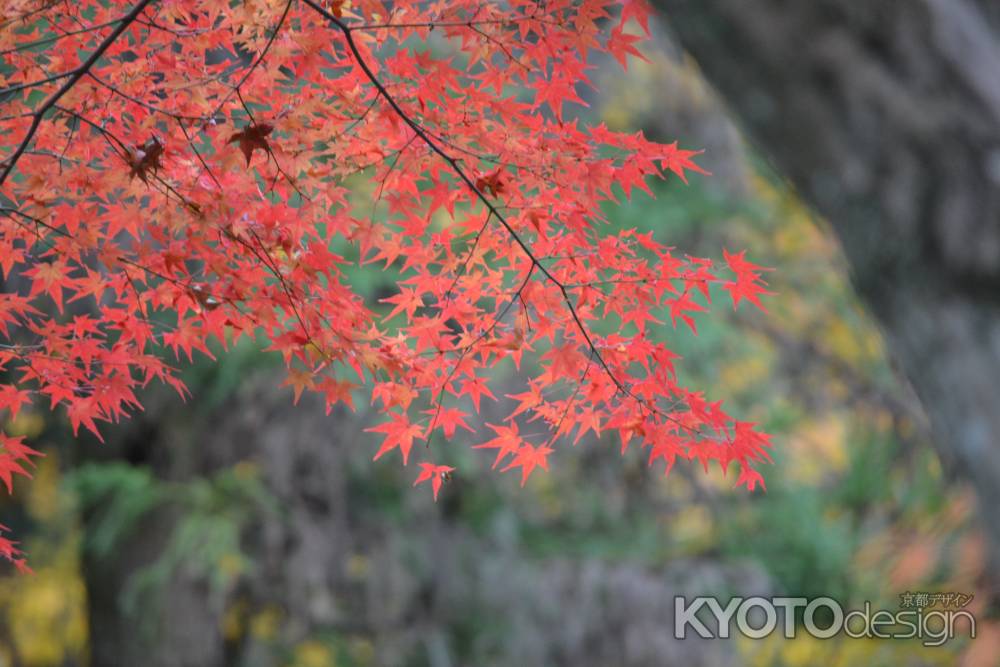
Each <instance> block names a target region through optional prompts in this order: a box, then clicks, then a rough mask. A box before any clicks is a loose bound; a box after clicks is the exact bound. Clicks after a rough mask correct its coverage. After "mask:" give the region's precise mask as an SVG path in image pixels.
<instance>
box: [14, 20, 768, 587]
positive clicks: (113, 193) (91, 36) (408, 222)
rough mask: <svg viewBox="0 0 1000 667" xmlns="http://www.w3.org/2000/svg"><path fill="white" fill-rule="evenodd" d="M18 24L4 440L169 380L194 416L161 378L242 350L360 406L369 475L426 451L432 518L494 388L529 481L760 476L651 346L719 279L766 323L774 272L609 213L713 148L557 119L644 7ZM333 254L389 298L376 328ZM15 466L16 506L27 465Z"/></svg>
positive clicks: (82, 421)
mask: <svg viewBox="0 0 1000 667" xmlns="http://www.w3.org/2000/svg"><path fill="white" fill-rule="evenodd" d="M0 26H2V30H0V53H2V55H3V57H2V61H0V86H2V88H0V100H2V102H3V104H2V107H0V114H2V115H0V213H2V216H0V270H2V272H3V277H4V290H3V293H2V294H0V365H2V367H3V370H4V375H3V381H2V383H0V410H2V411H4V412H5V413H6V415H7V417H8V418H9V419H14V418H16V417H17V414H18V411H19V410H20V409H22V408H24V406H26V405H29V404H36V403H37V404H44V405H46V406H48V407H50V408H53V409H55V408H57V407H59V406H62V407H63V408H64V409H65V412H66V414H67V416H68V418H69V420H70V422H71V424H72V427H73V429H74V431H77V430H78V429H79V428H80V427H81V426H82V427H83V428H85V429H87V430H89V431H91V432H92V433H93V434H94V435H95V436H97V437H98V438H100V437H101V433H100V429H99V423H100V422H108V421H116V420H118V419H120V418H122V417H124V416H126V415H127V414H128V413H129V412H130V411H132V410H135V409H139V408H140V405H139V401H138V400H137V397H136V391H137V389H139V388H140V387H142V386H143V385H145V384H147V383H149V382H150V381H153V380H158V381H163V382H167V383H170V384H172V385H173V386H175V387H176V388H177V390H178V391H180V392H181V393H182V394H183V393H185V389H184V386H183V385H182V384H181V382H180V381H179V379H178V378H177V374H176V373H177V369H176V367H175V366H174V365H172V364H175V363H178V362H180V361H184V360H191V359H192V355H193V353H194V352H195V351H200V352H201V353H203V354H205V355H209V356H211V352H210V349H212V348H210V344H211V345H212V346H213V347H215V345H216V344H217V345H221V346H222V347H228V346H231V345H232V344H233V343H234V342H235V341H236V340H238V339H239V338H240V337H241V336H249V337H253V338H256V339H259V340H264V341H266V342H267V344H268V346H269V347H270V349H273V350H275V351H277V352H278V353H280V354H281V355H283V357H284V360H285V362H286V364H287V367H288V383H289V384H290V385H291V386H292V387H294V392H295V397H296V400H298V397H299V396H300V395H301V393H302V392H303V391H315V392H319V393H320V394H322V395H323V396H325V398H326V402H327V405H328V408H329V407H330V406H333V405H334V404H336V403H337V402H341V401H342V402H345V403H347V404H348V405H351V402H352V396H355V395H357V394H358V393H360V388H362V387H369V388H370V389H371V396H372V401H373V402H374V403H376V404H377V405H378V406H379V407H380V410H381V411H382V412H384V413H385V418H384V420H383V421H382V423H380V424H379V425H377V426H375V427H374V428H372V429H370V431H372V432H374V433H375V434H376V435H373V436H371V437H372V438H373V439H377V440H378V445H379V446H378V449H377V452H376V453H375V458H379V457H381V456H383V455H386V454H389V453H394V452H397V451H398V455H399V457H400V459H401V461H402V462H403V463H404V464H405V463H406V462H407V461H408V459H411V458H419V459H422V460H423V461H422V462H421V463H420V472H419V475H418V476H417V478H416V481H417V482H426V481H431V482H432V487H433V492H434V495H435V497H436V496H437V493H438V490H439V489H440V488H441V483H442V480H445V479H447V478H448V477H449V476H450V475H452V474H460V472H461V471H460V470H458V471H455V472H453V471H452V467H451V466H448V465H444V463H443V462H447V461H448V460H449V459H450V458H453V455H451V454H450V453H449V447H452V446H454V445H453V444H452V443H451V442H450V441H451V440H452V439H453V436H454V435H455V433H456V431H457V430H458V429H462V430H468V431H471V430H473V429H472V427H471V426H469V420H470V416H471V413H472V411H473V410H475V411H477V412H478V411H479V409H480V407H481V405H482V404H483V401H494V400H497V396H496V393H497V392H496V391H495V390H497V384H498V383H499V381H494V377H495V376H496V374H491V372H490V370H491V369H492V368H493V367H495V366H498V365H501V364H507V365H510V366H511V368H516V369H517V370H518V372H519V375H518V377H519V378H520V381H521V388H522V389H523V391H521V392H518V391H517V390H514V393H513V394H511V395H509V398H511V399H513V404H515V405H516V407H513V408H512V409H511V413H510V414H509V415H508V416H507V417H506V419H504V420H502V422H501V423H499V424H488V425H487V427H488V428H489V429H490V431H487V432H486V433H482V434H478V437H476V438H473V441H474V442H477V443H480V444H477V445H475V447H476V448H484V449H487V450H490V449H495V450H497V451H496V456H495V460H494V461H493V465H494V467H496V466H501V469H502V470H511V469H519V470H520V472H521V476H522V483H523V480H526V479H527V478H528V476H529V475H530V474H531V473H532V471H534V470H535V469H536V468H543V469H547V467H548V463H549V461H548V457H549V455H550V454H552V453H553V451H554V450H555V448H556V446H557V444H558V443H559V442H560V441H561V440H564V439H570V438H572V440H571V441H573V442H575V441H577V440H579V439H580V438H581V437H582V436H583V435H584V434H586V433H588V432H593V433H595V434H600V433H603V432H606V431H611V432H614V433H616V434H617V436H618V438H619V439H620V442H621V447H622V450H623V451H624V450H625V448H626V447H628V445H629V444H630V443H632V442H638V443H641V445H642V446H643V447H647V448H648V450H649V461H650V463H654V462H656V461H658V460H660V459H662V460H663V461H664V462H665V464H666V468H667V470H669V469H670V467H671V466H672V465H673V464H674V462H675V460H676V459H678V458H681V459H698V460H699V461H700V462H701V463H702V464H704V465H706V466H707V465H708V463H709V462H710V461H716V462H718V464H720V465H721V466H722V468H723V469H726V468H728V467H729V465H730V464H731V463H734V462H735V463H736V464H737V466H738V469H739V477H738V483H739V484H744V485H746V486H747V487H748V488H750V489H753V488H754V487H755V486H756V485H757V484H762V479H761V477H760V474H759V473H758V472H757V471H756V470H755V468H754V467H753V464H754V463H756V462H760V461H763V460H767V447H768V446H769V444H768V440H767V437H766V435H764V434H762V433H760V432H758V431H757V430H755V428H754V426H753V425H752V424H749V423H745V422H741V421H739V420H737V419H735V418H733V417H731V416H729V415H727V414H726V412H724V411H723V409H722V407H721V403H717V402H709V401H708V400H707V399H706V398H704V397H703V396H702V395H701V394H700V393H698V392H696V391H691V390H689V389H687V388H685V387H683V386H680V385H679V384H678V382H677V380H676V376H675V373H674V365H673V364H674V362H675V360H676V355H675V354H673V353H672V352H671V351H670V349H668V347H667V346H666V345H665V344H664V343H663V342H661V341H658V340H657V336H656V335H654V334H655V333H656V332H655V330H654V329H653V328H652V327H651V326H650V325H653V324H655V325H659V324H662V323H663V322H664V321H666V318H668V317H669V319H670V321H671V322H673V323H674V324H675V325H678V323H680V325H683V326H687V327H690V328H691V329H692V330H693V329H694V328H695V322H694V320H693V319H692V314H694V313H697V312H699V311H704V310H706V309H707V307H708V306H709V305H710V303H711V300H710V296H711V295H710V291H709V287H710V284H711V283H713V282H718V283H719V284H721V285H722V286H723V287H724V288H725V289H728V290H729V291H730V292H731V295H732V303H733V306H734V307H735V305H736V304H738V303H739V302H740V301H741V300H743V299H746V300H748V301H750V302H752V303H754V304H757V305H758V306H759V305H760V303H759V300H758V299H759V296H760V295H761V294H762V293H764V290H765V285H766V283H765V282H764V281H763V280H762V278H761V275H762V273H761V272H762V269H761V268H760V267H757V266H755V265H753V264H751V263H749V262H748V261H747V260H746V259H745V258H744V255H743V254H742V253H736V254H725V255H724V257H723V261H713V260H710V259H701V258H695V257H689V256H684V255H677V254H674V253H673V252H672V249H671V248H669V247H667V246H665V245H664V244H663V243H662V242H661V241H660V240H657V239H655V238H654V237H653V235H652V234H650V233H646V234H642V233H638V232H637V231H635V230H632V229H616V228H613V227H611V226H609V225H608V224H607V221H606V220H605V219H604V217H603V214H602V209H601V204H602V202H605V201H609V200H610V201H613V200H616V199H618V198H620V197H622V196H625V197H628V196H629V195H630V194H631V193H632V191H633V190H634V189H635V188H640V189H642V190H645V191H647V192H649V188H648V185H647V179H649V178H650V177H665V176H666V175H667V174H668V173H669V172H672V173H673V174H675V175H676V176H678V177H680V178H682V179H684V178H685V172H686V171H701V170H700V169H699V168H698V167H697V166H696V164H695V163H694V162H693V161H692V158H693V157H694V155H695V154H696V153H695V152H694V151H688V150H683V149H680V148H678V146H677V144H676V143H674V144H670V145H661V144H657V143H653V142H650V141H647V140H646V139H645V138H644V137H643V136H642V134H641V133H636V134H622V133H617V132H612V131H610V130H609V129H608V128H607V127H605V126H604V125H598V126H595V127H585V126H582V125H581V123H579V122H578V121H577V120H574V119H570V118H569V117H568V116H567V115H566V106H567V104H568V103H570V104H573V103H575V104H577V105H580V104H583V101H582V100H581V99H580V97H579V96H578V95H577V88H578V86H580V85H581V84H583V85H586V84H588V83H589V82H588V79H587V71H588V69H589V66H588V64H587V61H588V58H589V57H591V56H593V54H594V53H595V52H599V51H604V52H607V53H609V54H611V55H612V56H614V58H616V59H617V60H618V61H619V62H620V63H621V65H622V66H626V65H627V60H628V58H629V57H640V58H641V57H642V56H641V54H640V52H639V51H638V50H637V49H636V43H637V42H638V41H640V38H641V33H646V34H648V24H647V8H646V6H645V4H644V2H643V0H626V1H625V2H607V1H605V0H544V1H543V0H507V1H505V2H503V3H499V2H496V3H494V2H483V1H481V0H447V1H445V0H440V1H432V2H418V1H414V0H400V1H397V2H380V1H379V0H352V1H351V2H349V3H348V2H343V1H342V0H333V1H332V2H330V1H326V2H324V1H323V0H287V1H285V0H242V1H239V2H226V1H223V0H138V1H137V2H135V4H133V5H129V4H125V3H121V2H115V1H112V0H77V1H76V2H73V3H64V2H55V1H54V0H6V2H4V3H3V9H2V14H0ZM338 248H339V249H340V250H339V251H338ZM344 248H348V249H351V252H354V253H356V255H355V256H356V257H359V258H360V260H352V261H354V262H355V263H356V262H357V261H360V262H361V263H371V264H375V265H377V266H380V267H384V268H385V269H387V270H388V271H390V272H391V273H390V274H389V275H391V276H392V277H393V279H395V280H397V281H398V285H397V287H398V289H397V290H396V293H395V295H394V296H390V297H388V298H386V299H383V300H382V301H384V302H385V304H388V306H386V305H380V304H378V303H366V301H365V299H364V298H363V297H362V296H360V295H359V293H358V291H357V290H356V289H355V288H354V287H353V286H352V284H351V282H350V279H349V276H348V275H347V273H345V270H347V269H348V266H347V265H348V264H349V261H348V259H347V258H346V257H345V256H344V254H345V251H344ZM338 253H339V254H338ZM348 273H349V271H348ZM213 341H214V343H213ZM504 383H505V387H506V386H509V383H510V381H509V380H504ZM506 391H508V390H505V391H504V393H506ZM527 422H535V423H534V424H532V427H531V428H530V430H529V429H527V428H525V425H526V424H527ZM417 443H419V445H420V446H419V447H414V445H415V444H417ZM0 446H2V449H0V479H2V480H3V482H4V483H5V484H6V485H7V487H8V489H9V488H10V485H11V477H12V475H14V474H22V475H25V474H27V473H28V470H29V469H30V464H31V460H32V458H33V457H35V456H38V455H39V454H38V452H36V451H34V450H33V449H31V448H29V447H28V446H27V445H26V444H25V443H24V442H23V439H22V438H20V437H13V436H9V435H0ZM484 454H486V455H487V456H490V457H491V458H492V455H491V454H490V453H489V452H484ZM0 540H2V538H0ZM0 554H2V555H4V556H6V557H7V559H9V560H11V561H12V562H14V563H15V564H16V565H18V567H20V568H22V569H26V567H27V566H26V565H25V564H24V560H23V555H22V554H21V553H20V552H19V550H18V549H17V547H16V546H15V544H14V543H13V542H11V541H9V540H2V541H0Z"/></svg>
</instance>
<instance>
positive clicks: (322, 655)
mask: <svg viewBox="0 0 1000 667" xmlns="http://www.w3.org/2000/svg"><path fill="white" fill-rule="evenodd" d="M336 664H337V661H336V660H335V659H334V654H333V651H331V650H330V647H328V646H327V645H326V644H322V643H320V642H318V641H313V640H309V641H304V642H302V643H301V644H299V645H298V646H296V647H295V657H294V661H293V662H292V665H293V667H334V666H335V665H336Z"/></svg>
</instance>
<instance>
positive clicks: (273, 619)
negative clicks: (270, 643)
mask: <svg viewBox="0 0 1000 667" xmlns="http://www.w3.org/2000/svg"><path fill="white" fill-rule="evenodd" d="M281 618H282V613H281V610H280V609H278V608H277V607H267V608H265V609H263V610H261V611H259V612H257V613H256V614H254V615H253V617H252V618H251V619H250V634H251V635H253V636H254V637H256V638H257V639H263V640H269V639H274V638H275V637H276V636H277V635H278V630H279V629H280V627H281Z"/></svg>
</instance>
